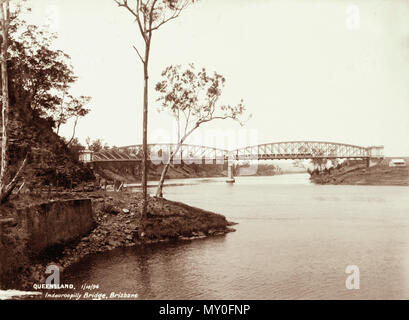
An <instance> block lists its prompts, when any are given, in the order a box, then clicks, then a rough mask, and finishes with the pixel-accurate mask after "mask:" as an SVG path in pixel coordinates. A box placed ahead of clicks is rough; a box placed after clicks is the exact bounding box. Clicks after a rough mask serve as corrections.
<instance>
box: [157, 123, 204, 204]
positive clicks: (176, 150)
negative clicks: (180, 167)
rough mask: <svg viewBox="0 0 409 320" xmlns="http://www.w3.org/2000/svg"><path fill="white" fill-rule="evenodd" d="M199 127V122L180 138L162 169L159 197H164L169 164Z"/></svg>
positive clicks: (158, 189) (158, 188) (158, 190)
mask: <svg viewBox="0 0 409 320" xmlns="http://www.w3.org/2000/svg"><path fill="white" fill-rule="evenodd" d="M198 127H199V124H196V125H195V126H194V127H193V128H192V129H191V130H190V131H189V132H188V133H185V135H184V136H183V138H182V139H180V141H179V142H178V146H177V147H176V149H175V151H174V152H173V154H172V155H171V156H170V158H169V159H168V162H167V163H166V165H165V167H164V168H163V170H162V174H161V176H160V180H159V184H158V187H157V189H156V196H157V197H160V198H162V197H163V184H164V182H165V178H166V173H167V172H168V169H169V166H170V164H171V162H172V160H173V158H174V157H175V155H176V154H177V153H178V151H179V149H180V147H181V146H182V144H183V142H185V140H186V138H187V137H188V136H190V135H191V134H192V132H193V131H195V130H196V129H197V128H198ZM182 161H183V159H182Z"/></svg>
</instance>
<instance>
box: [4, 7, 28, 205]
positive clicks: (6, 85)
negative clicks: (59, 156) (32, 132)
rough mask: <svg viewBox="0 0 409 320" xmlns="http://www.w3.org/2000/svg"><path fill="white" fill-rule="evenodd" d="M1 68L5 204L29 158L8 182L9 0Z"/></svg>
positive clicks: (5, 10)
mask: <svg viewBox="0 0 409 320" xmlns="http://www.w3.org/2000/svg"><path fill="white" fill-rule="evenodd" d="M0 27H1V36H0V50H1V53H0V60H1V61H0V66H1V100H2V103H1V160H0V203H4V202H5V201H6V200H7V199H8V197H9V196H10V194H11V192H12V191H13V189H14V188H15V186H16V183H17V180H18V178H19V176H20V173H21V171H22V170H23V168H24V166H25V164H26V161H27V157H26V158H25V159H24V161H23V162H22V164H21V166H20V168H19V169H18V170H17V172H16V173H15V175H14V177H13V178H12V179H11V180H10V181H8V178H9V174H8V160H9V159H8V129H9V128H8V127H9V111H10V110H9V109H10V98H9V77H8V71H7V58H8V54H7V51H8V48H9V44H8V38H9V29H10V4H9V0H1V1H0Z"/></svg>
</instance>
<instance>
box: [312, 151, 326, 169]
mask: <svg viewBox="0 0 409 320" xmlns="http://www.w3.org/2000/svg"><path fill="white" fill-rule="evenodd" d="M312 153H313V158H312V159H311V163H312V164H313V165H314V167H315V168H317V169H318V170H319V171H323V170H324V168H325V167H326V165H327V162H328V159H327V158H326V157H324V156H325V151H324V150H322V149H320V148H313V149H312Z"/></svg>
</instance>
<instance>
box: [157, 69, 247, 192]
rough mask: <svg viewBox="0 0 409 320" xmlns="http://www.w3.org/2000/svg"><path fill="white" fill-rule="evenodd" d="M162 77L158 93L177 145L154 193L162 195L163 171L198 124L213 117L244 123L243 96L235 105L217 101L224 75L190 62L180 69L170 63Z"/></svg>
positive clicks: (214, 118)
mask: <svg viewBox="0 0 409 320" xmlns="http://www.w3.org/2000/svg"><path fill="white" fill-rule="evenodd" d="M162 77H163V78H164V79H163V80H162V81H160V82H158V83H157V84H156V87H155V89H156V91H158V92H159V93H160V94H161V96H160V97H159V98H158V101H160V102H162V110H167V111H168V112H170V113H171V114H172V115H173V116H174V117H175V119H176V122H177V129H178V146H177V147H176V150H175V151H174V153H173V154H172V156H171V157H170V158H169V159H168V162H167V164H166V166H165V167H164V168H163V171H162V176H161V179H160V181H159V185H158V188H157V191H156V196H158V197H161V196H162V189H163V184H164V180H165V176H166V172H167V170H168V168H169V165H170V163H171V161H172V159H173V157H174V155H175V154H177V153H178V151H179V149H180V147H181V145H182V144H183V143H184V141H185V140H186V138H187V137H189V135H190V134H192V133H193V131H195V130H196V129H197V128H199V126H200V125H202V124H204V123H206V122H210V121H214V120H225V119H232V120H234V121H237V122H239V123H240V124H241V125H243V124H244V122H245V121H244V120H243V114H244V112H245V110H246V109H245V106H244V103H243V100H240V102H239V103H238V104H237V105H233V106H231V105H225V104H219V98H220V96H221V94H222V92H223V88H224V85H225V82H226V79H225V78H224V77H223V76H222V75H221V74H218V73H216V72H214V73H213V74H212V75H209V74H208V73H207V71H206V69H205V68H202V69H201V70H198V71H196V69H195V67H194V65H193V64H190V65H189V66H188V67H187V68H186V69H184V70H182V67H181V66H180V65H176V66H169V67H167V68H166V69H165V70H164V71H163V72H162Z"/></svg>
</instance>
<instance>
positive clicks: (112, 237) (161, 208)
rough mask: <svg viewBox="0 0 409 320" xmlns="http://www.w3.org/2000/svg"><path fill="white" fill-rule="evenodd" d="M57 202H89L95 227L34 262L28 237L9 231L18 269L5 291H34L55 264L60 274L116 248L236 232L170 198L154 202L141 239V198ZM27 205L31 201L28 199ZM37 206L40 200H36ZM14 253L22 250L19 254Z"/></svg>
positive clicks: (113, 195)
mask: <svg viewBox="0 0 409 320" xmlns="http://www.w3.org/2000/svg"><path fill="white" fill-rule="evenodd" d="M52 197H53V198H54V200H56V199H60V198H62V199H67V198H82V197H86V198H91V199H92V204H93V205H92V206H93V210H94V214H95V222H96V223H95V228H94V229H93V230H92V231H91V232H90V233H89V234H86V235H84V236H83V237H81V238H79V239H76V240H74V241H72V242H71V243H64V244H59V245H56V246H54V247H53V248H49V249H47V250H45V251H44V252H41V253H39V254H38V255H37V256H35V257H29V256H28V255H27V254H26V252H25V250H24V248H25V246H27V243H25V241H26V240H25V239H26V237H25V236H24V234H23V233H22V232H23V230H21V228H19V226H18V225H14V226H11V227H10V228H9V229H7V234H6V235H4V234H3V238H4V237H7V239H9V241H7V242H6V244H5V245H6V246H10V248H6V249H7V250H10V251H11V250H13V252H15V256H16V259H15V261H14V263H15V265H14V266H10V268H9V270H10V272H9V273H8V274H7V275H6V279H4V275H3V285H2V288H13V289H25V290H32V285H33V283H44V281H45V278H46V274H45V268H46V266H47V265H49V264H51V263H53V264H56V265H59V266H60V268H61V269H60V270H61V271H62V270H64V268H66V267H68V266H70V265H72V264H73V263H75V262H77V261H79V260H80V259H81V258H83V257H85V256H87V255H89V254H93V253H98V252H104V251H109V250H113V249H115V248H118V247H124V246H135V245H149V244H150V243H157V242H165V241H186V240H188V241H189V240H193V239H196V238H203V237H209V236H218V235H224V234H226V233H228V232H231V231H234V229H232V228H230V226H231V225H232V224H233V223H230V222H228V221H227V220H226V218H225V217H224V216H223V215H220V214H216V213H213V212H209V211H205V210H202V209H199V208H195V207H191V206H188V205H186V204H183V203H180V202H174V201H170V200H167V199H159V198H153V197H152V198H150V199H149V203H148V213H149V214H148V218H147V220H146V221H145V222H144V225H145V228H144V231H145V234H144V236H143V238H140V237H139V236H138V230H139V228H140V220H139V212H140V205H141V195H140V194H135V193H126V192H103V191H98V192H92V193H87V194H84V193H66V194H59V195H52ZM26 200H27V199H26ZM37 201H39V200H37ZM16 248H18V249H19V251H18V252H16Z"/></svg>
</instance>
